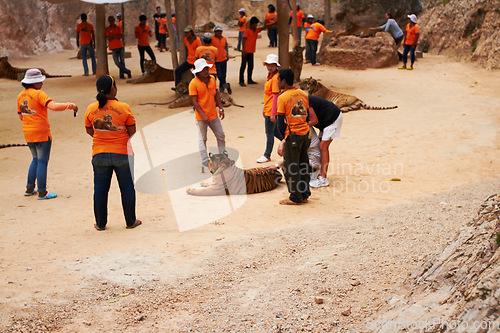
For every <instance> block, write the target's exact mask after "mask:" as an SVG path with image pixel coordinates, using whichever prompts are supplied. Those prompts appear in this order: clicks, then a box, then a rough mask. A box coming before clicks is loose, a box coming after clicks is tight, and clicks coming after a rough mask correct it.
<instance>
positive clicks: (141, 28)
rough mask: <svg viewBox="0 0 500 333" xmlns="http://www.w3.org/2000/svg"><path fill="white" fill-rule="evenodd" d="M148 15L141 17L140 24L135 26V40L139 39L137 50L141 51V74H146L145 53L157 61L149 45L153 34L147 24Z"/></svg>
mask: <svg viewBox="0 0 500 333" xmlns="http://www.w3.org/2000/svg"><path fill="white" fill-rule="evenodd" d="M147 20H148V18H147V16H146V15H144V14H143V15H140V16H139V22H140V23H139V24H138V25H136V26H135V38H137V49H138V50H139V57H140V60H139V61H140V64H141V73H142V74H144V59H145V57H144V53H145V52H147V53H148V55H149V57H150V58H151V60H156V57H155V54H154V52H153V49H152V48H151V46H150V45H149V37H153V32H152V31H151V28H150V27H149V24H147V23H146V22H147Z"/></svg>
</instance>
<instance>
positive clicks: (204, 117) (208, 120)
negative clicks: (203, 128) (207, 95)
mask: <svg viewBox="0 0 500 333" xmlns="http://www.w3.org/2000/svg"><path fill="white" fill-rule="evenodd" d="M201 120H203V122H205V123H207V124H209V123H210V118H208V117H207V115H206V114H202V115H201Z"/></svg>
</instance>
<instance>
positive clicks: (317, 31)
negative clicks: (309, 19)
mask: <svg viewBox="0 0 500 333" xmlns="http://www.w3.org/2000/svg"><path fill="white" fill-rule="evenodd" d="M325 31H326V28H325V26H324V25H323V24H321V23H319V22H316V23H313V24H311V28H310V29H309V31H308V32H307V33H306V39H311V40H318V38H319V35H321V33H322V32H325Z"/></svg>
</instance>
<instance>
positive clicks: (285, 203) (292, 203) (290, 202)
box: [280, 199, 302, 206]
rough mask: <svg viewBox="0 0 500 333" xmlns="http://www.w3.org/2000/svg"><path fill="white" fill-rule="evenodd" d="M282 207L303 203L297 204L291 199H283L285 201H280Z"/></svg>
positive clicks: (297, 203) (300, 203)
mask: <svg viewBox="0 0 500 333" xmlns="http://www.w3.org/2000/svg"><path fill="white" fill-rule="evenodd" d="M280 205H291V206H297V205H302V201H301V202H295V201H292V200H290V199H283V200H280Z"/></svg>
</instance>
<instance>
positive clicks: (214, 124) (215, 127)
mask: <svg viewBox="0 0 500 333" xmlns="http://www.w3.org/2000/svg"><path fill="white" fill-rule="evenodd" d="M208 126H210V129H211V130H212V132H213V133H214V135H215V138H216V139H217V147H218V148H219V154H222V152H223V151H225V150H226V135H225V134H224V130H223V129H222V122H221V120H220V119H219V118H215V119H214V120H212V121H211V122H210V124H209V125H208ZM205 133H206V132H205ZM205 137H206V134H205ZM205 142H206V140H205ZM205 146H206V145H205Z"/></svg>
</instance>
